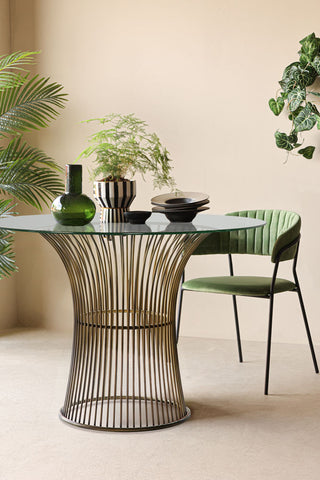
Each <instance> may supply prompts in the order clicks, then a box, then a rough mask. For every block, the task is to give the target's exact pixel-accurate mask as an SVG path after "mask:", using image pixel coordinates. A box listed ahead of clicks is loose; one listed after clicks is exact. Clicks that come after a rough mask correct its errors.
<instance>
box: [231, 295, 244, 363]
mask: <svg viewBox="0 0 320 480" xmlns="http://www.w3.org/2000/svg"><path fill="white" fill-rule="evenodd" d="M232 301H233V311H234V320H235V324H236V333H237V344H238V353H239V362H240V363H242V362H243V357H242V348H241V337H240V327H239V317H238V308H237V300H236V296H235V295H232Z"/></svg>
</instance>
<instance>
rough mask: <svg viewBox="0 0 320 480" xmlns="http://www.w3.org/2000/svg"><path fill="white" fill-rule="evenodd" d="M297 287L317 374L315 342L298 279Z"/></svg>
mask: <svg viewBox="0 0 320 480" xmlns="http://www.w3.org/2000/svg"><path fill="white" fill-rule="evenodd" d="M296 286H297V294H298V297H299V302H300V307H301V311H302V316H303V320H304V325H305V327H306V332H307V337H308V341H309V347H310V351H311V356H312V360H313V365H314V369H315V372H316V373H319V367H318V363H317V359H316V354H315V352H314V348H313V342H312V338H311V333H310V328H309V324H308V319H307V314H306V309H305V307H304V303H303V299H302V294H301V289H300V285H299V282H298V278H296Z"/></svg>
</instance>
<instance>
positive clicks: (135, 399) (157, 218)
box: [0, 213, 265, 431]
mask: <svg viewBox="0 0 320 480" xmlns="http://www.w3.org/2000/svg"><path fill="white" fill-rule="evenodd" d="M264 224H265V222H263V221H261V220H258V219H255V218H247V217H238V216H237V217H236V216H234V217H233V216H229V215H228V216H226V215H206V214H198V215H197V217H196V218H195V219H194V220H193V222H189V223H176V222H174V223H170V222H168V220H166V218H165V216H164V215H162V214H160V213H153V214H152V215H151V217H150V218H149V219H148V220H147V222H146V223H145V224H142V225H134V224H130V223H101V222H100V219H99V216H98V215H96V217H95V218H94V220H93V221H92V222H91V223H90V224H88V225H85V226H63V225H60V224H58V223H57V222H56V221H55V219H54V218H53V216H52V215H27V216H7V217H2V218H1V219H0V229H5V230H9V231H23V232H38V233H39V234H40V235H41V236H42V237H43V238H45V239H46V240H47V241H48V242H49V243H50V245H51V246H52V247H53V248H54V249H55V250H56V252H57V253H58V255H59V256H60V258H61V260H62V262H63V264H64V267H65V269H66V271H67V274H68V277H69V280H70V285H71V291H72V297H73V307H74V334H73V346H72V355H71V365H70V372H69V379H68V384H67V389H66V396H65V401H64V405H63V407H62V408H61V410H60V418H61V419H62V420H64V421H66V422H68V423H70V424H72V425H75V426H79V427H85V428H91V429H97V430H116V431H137V430H149V429H156V428H162V427H168V426H172V425H176V424H178V423H180V422H182V421H184V420H186V419H187V418H188V417H189V416H190V410H189V408H188V407H187V406H186V404H185V400H184V395H183V389H182V383H181V377H180V369H179V359H178V352H177V342H176V331H175V317H176V302H177V296H178V292H179V284H180V280H181V275H182V273H183V270H184V268H185V265H186V263H187V261H188V259H189V258H190V256H191V255H192V253H193V252H194V250H195V249H196V248H197V246H198V245H199V244H200V243H201V242H202V241H203V240H204V239H205V238H206V237H207V236H208V235H210V234H211V233H213V232H217V231H219V232H220V231H229V232H230V231H233V230H245V229H250V228H251V229H255V228H258V227H262V226H263V225H264Z"/></svg>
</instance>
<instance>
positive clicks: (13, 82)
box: [0, 52, 40, 91]
mask: <svg viewBox="0 0 320 480" xmlns="http://www.w3.org/2000/svg"><path fill="white" fill-rule="evenodd" d="M38 53H40V52H15V53H11V54H10V55H2V56H1V57H0V91H1V90H4V89H7V88H13V87H16V86H19V85H23V83H25V76H23V75H22V74H21V72H25V71H26V69H25V68H23V66H24V65H30V64H32V63H34V58H33V57H34V55H36V54H38Z"/></svg>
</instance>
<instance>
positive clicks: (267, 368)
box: [264, 294, 273, 395]
mask: <svg viewBox="0 0 320 480" xmlns="http://www.w3.org/2000/svg"><path fill="white" fill-rule="evenodd" d="M272 317H273V294H271V296H270V307H269V326H268V343H267V359H266V376H265V383H264V394H265V395H268V391H269V372H270V354H271V336H272Z"/></svg>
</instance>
